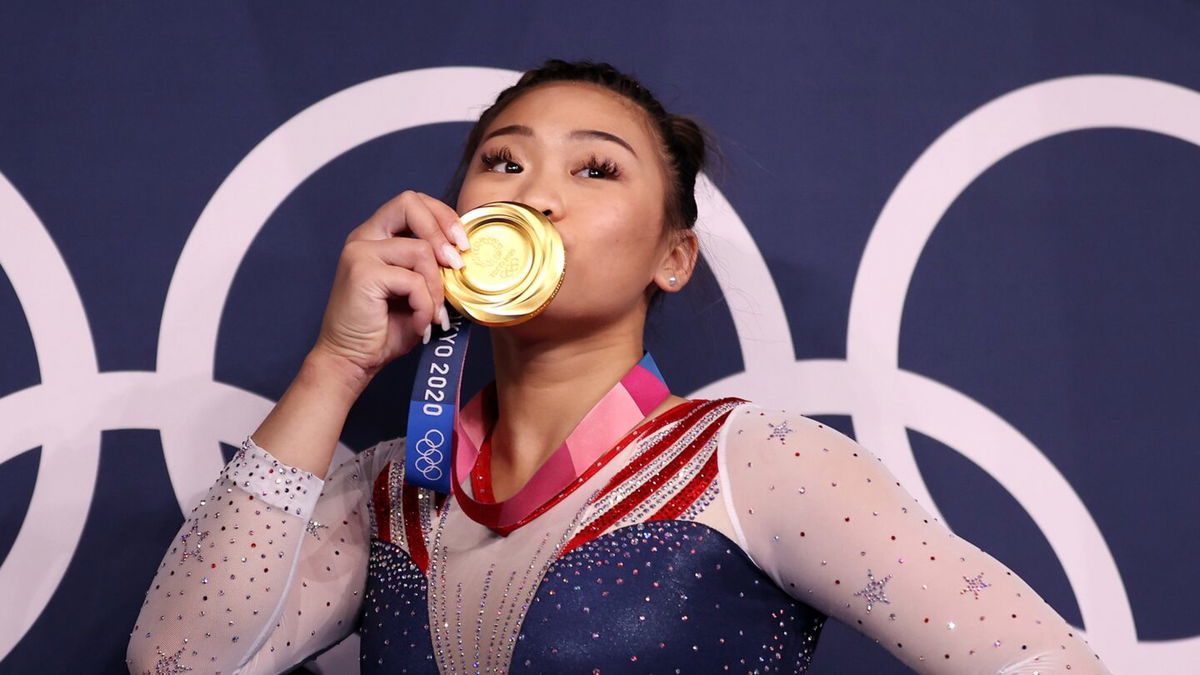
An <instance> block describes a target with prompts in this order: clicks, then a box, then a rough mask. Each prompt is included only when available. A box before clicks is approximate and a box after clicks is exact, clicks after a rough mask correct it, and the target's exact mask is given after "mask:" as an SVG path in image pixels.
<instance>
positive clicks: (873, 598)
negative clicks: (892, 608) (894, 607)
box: [854, 570, 892, 612]
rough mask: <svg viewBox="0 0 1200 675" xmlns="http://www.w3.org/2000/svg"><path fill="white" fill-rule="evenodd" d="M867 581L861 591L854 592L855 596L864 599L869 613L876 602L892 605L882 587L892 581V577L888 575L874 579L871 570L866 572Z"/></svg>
mask: <svg viewBox="0 0 1200 675" xmlns="http://www.w3.org/2000/svg"><path fill="white" fill-rule="evenodd" d="M867 579H870V581H869V582H867V585H866V586H864V587H863V589H862V590H861V591H855V592H854V594H855V595H861V596H862V597H864V598H866V600H867V611H868V612H869V611H871V606H872V605H874V604H875V603H877V602H882V603H886V604H889V605H890V604H892V601H891V600H888V599H887V593H886V591H885V590H884V586H886V585H887V582H889V581H891V580H892V575H890V574H889V575H887V576H886V577H884V578H882V579H876V578H875V575H874V574H873V573H872V572H871V570H867Z"/></svg>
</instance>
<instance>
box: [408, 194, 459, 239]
mask: <svg viewBox="0 0 1200 675" xmlns="http://www.w3.org/2000/svg"><path fill="white" fill-rule="evenodd" d="M417 195H418V196H419V197H420V198H421V201H423V202H425V206H426V207H428V208H429V210H430V212H431V213H433V216H434V218H436V219H437V222H438V225H440V226H441V228H442V233H443V234H445V235H446V238H447V239H449V240H450V241H453V242H454V243H455V245H457V246H458V250H460V251H466V250H468V249H470V248H471V242H470V241H468V240H467V231H466V229H465V228H463V223H462V220H461V219H459V217H458V212H457V211H455V210H454V209H452V208H450V205H448V204H446V203H445V202H443V201H442V200H440V199H434V198H433V197H430V196H429V195H427V194H425V193H423V192H418V193H417Z"/></svg>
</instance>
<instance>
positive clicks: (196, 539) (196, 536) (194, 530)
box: [179, 522, 208, 562]
mask: <svg viewBox="0 0 1200 675" xmlns="http://www.w3.org/2000/svg"><path fill="white" fill-rule="evenodd" d="M206 537H208V530H204V531H203V532H201V531H200V523H199V522H194V523H192V526H191V528H189V529H188V531H187V532H184V533H183V534H181V535H179V543H181V544H183V546H182V547H181V548H182V551H181V552H180V555H179V562H184V561H186V560H187V559H188V558H190V557H192V556H195V557H196V560H198V561H200V562H204V556H203V555H201V553H200V544H201V543H202V542H203V541H204V539H205V538H206Z"/></svg>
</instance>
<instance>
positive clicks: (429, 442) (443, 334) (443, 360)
mask: <svg viewBox="0 0 1200 675" xmlns="http://www.w3.org/2000/svg"><path fill="white" fill-rule="evenodd" d="M446 311H447V312H448V313H449V315H450V330H448V331H443V330H442V329H441V327H440V326H435V327H434V329H433V333H432V335H431V336H430V340H429V344H427V345H425V346H424V349H422V350H421V361H420V363H419V364H418V365H417V376H416V381H415V382H414V383H413V391H412V400H410V401H409V403H408V436H407V437H406V443H405V449H404V479H405V481H406V482H409V483H413V484H415V485H419V486H421V487H425V488H429V489H431V490H436V491H438V492H444V493H449V492H450V480H451V478H452V473H451V472H453V471H454V464H453V461H454V459H453V457H454V453H453V451H452V450H453V443H454V419H455V415H456V413H457V412H458V393H459V387H460V386H461V384H462V368H463V360H464V358H465V357H466V354H467V342H468V340H469V338H470V333H471V323H470V322H469V321H467V320H466V319H464V318H463V316H462V315H461V314H459V313H458V312H456V311H455V310H454V308H453V307H451V306H449V305H447V306H446Z"/></svg>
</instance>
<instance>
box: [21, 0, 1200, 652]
mask: <svg viewBox="0 0 1200 675" xmlns="http://www.w3.org/2000/svg"><path fill="white" fill-rule="evenodd" d="M201 5H203V6H201ZM201 5H198V4H195V3H187V4H184V3H179V4H178V5H175V6H173V3H141V4H137V3H59V2H51V1H43V2H38V3H25V2H13V3H6V4H5V6H4V8H3V9H0V348H2V350H3V352H2V353H3V358H2V359H0V560H2V561H3V564H2V566H0V598H3V611H2V612H0V659H2V660H0V671H3V672H5V673H9V672H12V673H24V672H64V673H65V672H71V673H76V672H97V673H119V672H124V664H123V658H124V651H125V645H126V641H127V639H128V635H129V632H130V630H131V629H132V624H133V621H134V618H135V617H136V615H137V612H138V608H139V606H140V605H141V602H142V599H143V594H144V591H145V590H146V587H147V585H148V583H149V580H150V579H151V577H152V576H153V573H154V571H155V568H156V567H157V565H158V563H159V561H160V559H161V556H162V554H163V552H164V551H165V550H166V548H167V546H168V545H169V542H170V539H171V537H172V535H173V534H174V533H175V531H176V529H177V528H178V527H179V525H180V524H181V523H182V520H183V515H182V514H183V513H184V512H186V511H188V510H190V509H191V506H192V505H193V503H194V501H195V500H196V499H198V496H199V494H200V492H201V490H203V489H204V488H205V486H207V485H208V484H209V483H210V482H211V481H212V480H213V479H214V478H215V477H216V473H217V471H218V470H219V468H220V466H221V464H222V463H223V462H224V460H225V458H227V457H228V456H229V453H230V452H231V451H232V450H233V448H234V447H235V446H236V445H237V444H238V443H239V442H240V440H241V439H242V438H243V437H244V436H245V435H246V434H248V433H249V432H251V431H252V430H253V429H254V428H255V427H256V426H257V424H258V422H259V421H261V419H262V417H263V416H264V415H265V414H266V413H267V412H268V411H269V410H270V408H271V406H272V404H273V402H274V401H275V400H277V398H278V397H279V396H280V395H281V393H282V392H283V391H284V389H285V388H286V386H287V384H288V383H289V382H290V380H291V378H292V376H293V375H294V373H295V371H296V368H297V366H298V364H299V362H300V360H301V358H302V356H303V355H304V354H305V352H306V351H307V349H308V348H309V347H310V346H311V344H312V341H313V339H314V338H315V336H316V330H317V326H318V325H319V320H320V317H321V313H322V311H323V309H324V305H325V301H326V298H327V293H328V291H329V287H330V282H331V280H332V278H333V270H334V263H335V261H336V259H337V256H338V253H339V250H340V245H341V243H342V241H343V239H344V237H345V236H346V233H347V232H348V231H349V230H350V229H351V228H353V227H355V226H356V225H358V224H359V223H360V222H362V220H364V219H365V218H366V217H367V216H369V215H370V214H371V213H372V211H374V209H375V208H376V207H377V206H379V205H380V204H382V203H383V202H384V201H386V200H387V199H388V198H390V197H392V196H393V195H395V194H397V193H399V192H400V191H402V190H404V189H408V188H412V189H417V190H422V191H425V192H429V193H431V194H435V195H441V194H443V192H444V190H445V188H446V186H447V184H448V182H449V179H450V174H451V171H452V168H453V166H454V164H455V161H456V159H457V156H458V154H459V152H460V149H461V145H462V142H463V139H464V137H465V134H466V131H467V129H468V125H469V121H470V120H471V119H473V118H475V117H477V116H478V114H479V113H480V111H481V110H482V108H483V107H484V106H485V105H486V104H487V103H489V102H490V101H491V100H492V99H493V98H494V96H495V94H496V92H498V91H499V90H500V89H501V88H502V87H504V86H506V85H507V84H510V83H511V82H513V81H514V80H515V79H516V77H517V74H518V73H519V72H520V71H522V70H524V69H527V68H530V67H533V66H536V65H537V64H539V63H540V62H541V61H542V60H543V59H545V58H548V57H562V58H593V59H597V60H607V61H611V62H612V63H614V64H615V65H617V66H618V67H619V68H622V69H626V70H629V71H631V72H633V73H635V74H636V75H638V76H640V77H641V78H642V79H643V80H644V82H645V83H646V85H647V86H648V87H649V88H650V89H651V90H652V91H654V92H656V93H657V94H658V95H659V97H660V98H661V99H662V100H663V102H664V104H665V105H666V107H667V108H668V109H669V110H673V111H678V112H684V113H689V114H693V115H696V116H697V117H699V118H700V119H701V120H703V121H704V122H705V123H707V124H708V126H709V127H711V128H712V130H713V131H714V132H715V133H716V135H717V136H718V138H719V139H720V143H721V148H722V150H723V152H724V154H725V157H726V169H725V170H724V171H716V170H714V171H713V172H711V178H712V181H711V182H707V181H706V182H703V183H702V185H701V201H702V207H701V210H702V214H701V219H700V225H699V227H700V230H701V231H702V233H703V238H704V239H703V240H704V246H705V251H704V260H703V270H702V273H701V274H700V275H699V277H698V278H697V279H696V280H695V283H693V284H690V285H689V287H688V288H687V289H686V291H685V292H683V293H681V294H679V295H676V296H672V297H670V298H669V299H668V302H666V303H665V304H664V305H663V307H661V308H660V310H659V311H657V312H656V315H655V316H654V319H653V322H652V325H651V326H650V328H649V331H648V340H649V346H650V348H651V349H652V351H653V352H654V355H655V358H656V359H657V360H658V363H659V364H660V365H661V367H662V370H663V372H664V374H665V376H666V377H667V379H668V380H669V382H670V383H671V385H672V387H673V389H674V390H675V391H677V392H679V393H681V394H684V395H690V396H693V397H695V396H713V395H739V396H743V397H746V398H750V399H752V400H755V401H756V402H758V403H761V404H764V405H771V406H774V407H780V408H786V409H788V410H794V411H798V412H802V413H804V414H808V415H810V416H813V417H816V418H818V419H822V420H825V421H827V422H828V423H829V424H831V425H833V426H835V427H836V428H838V429H841V430H843V431H845V432H846V433H848V434H850V435H852V436H854V437H855V438H856V439H857V440H858V441H859V442H860V443H862V444H864V445H865V446H867V447H868V448H870V449H871V450H873V451H874V452H876V453H878V454H879V455H880V456H881V457H882V458H883V459H884V461H885V463H886V464H887V465H888V466H889V468H891V469H892V470H893V471H894V472H895V473H896V474H897V476H898V477H899V478H900V480H901V481H902V482H903V484H904V485H905V487H907V488H908V489H909V490H910V491H911V492H912V493H913V494H914V495H915V496H917V497H918V499H920V500H921V502H922V503H923V504H925V505H927V506H929V507H931V508H933V509H934V510H936V511H937V512H938V513H939V514H940V515H941V517H942V518H943V519H944V521H945V522H947V524H949V525H950V526H951V527H952V528H953V529H954V530H955V531H956V532H957V533H958V534H960V535H961V536H963V537H965V538H967V539H969V540H970V541H972V542H974V543H975V544H977V545H978V546H980V547H981V548H983V549H984V550H986V551H988V552H989V553H991V554H992V555H994V556H996V557H997V558H999V559H1000V560H1001V561H1003V562H1004V563H1006V564H1007V565H1009V566H1010V567H1011V568H1012V569H1014V570H1015V571H1016V572H1017V573H1018V574H1020V575H1021V576H1022V577H1024V578H1025V579H1026V580H1028V581H1029V582H1030V583H1031V584H1032V585H1033V586H1034V587H1035V588H1036V589H1037V590H1038V591H1039V592H1040V593H1041V594H1042V595H1043V597H1044V598H1045V599H1046V600H1047V601H1048V602H1050V603H1051V604H1052V605H1053V606H1054V607H1055V608H1056V609H1057V610H1058V611H1059V612H1060V613H1062V614H1063V615H1064V616H1065V617H1066V618H1067V620H1068V621H1070V622H1071V623H1072V624H1074V625H1075V626H1077V627H1080V628H1083V629H1084V630H1085V631H1086V634H1087V636H1088V639H1089V641H1090V643H1091V646H1092V647H1093V648H1094V649H1095V650H1096V651H1097V652H1098V653H1099V654H1100V655H1101V656H1102V657H1104V658H1105V659H1106V660H1107V661H1108V663H1110V664H1111V665H1112V666H1113V667H1114V668H1115V669H1116V670H1117V671H1118V672H1131V673H1132V672H1148V671H1147V669H1153V670H1154V671H1155V672H1161V673H1184V672H1188V671H1189V669H1190V668H1192V667H1194V664H1195V663H1196V662H1197V661H1198V660H1200V638H1198V637H1197V634H1198V633H1200V612H1197V611H1196V607H1197V603H1198V602H1200V586H1198V585H1197V584H1196V583H1195V579H1196V576H1195V572H1196V567H1197V560H1198V558H1200V518H1197V515H1200V514H1198V511H1200V506H1198V504H1200V500H1198V499H1197V495H1196V487H1195V486H1196V480H1197V478H1198V477H1200V471H1197V468H1198V466H1200V458H1198V454H1197V452H1196V444H1195V439H1196V437H1197V435H1200V415H1197V414H1196V412H1195V401H1196V400H1197V398H1198V395H1200V387H1198V386H1197V375H1200V366H1198V365H1197V358H1196V352H1197V344H1198V339H1200V306H1198V305H1197V303H1196V302H1195V300H1194V298H1195V292H1196V288H1197V286H1198V284H1200V271H1198V268H1197V264H1196V256H1197V254H1198V253H1200V234H1198V233H1200V227H1198V226H1200V190H1198V189H1197V186H1198V185H1200V147H1198V146H1200V4H1197V3H1196V2H1194V1H1185V0H1162V1H1160V2H1156V3H1141V2H1133V1H1130V2H1124V3H1122V2H1114V1H1112V0H1104V1H1089V2H1082V1H1077V2H1059V3H1046V2H1039V1H1037V0H1020V1H1012V2H1002V3H1001V2H976V3H955V4H951V3H931V2H905V3H893V2H877V3H856V2H844V1H842V2H819V3H815V2H814V3H768V2H755V3H728V4H720V3H712V2H687V3H682V2H679V3H676V2H666V3H621V2H611V1H610V2H602V3H586V4H585V3H579V4H564V3H559V2H524V3H492V2H458V3H436V4H435V3H430V4H428V5H416V4H408V3H405V4H403V5H402V4H400V3H393V4H389V5H367V4H357V3H333V4H330V3H316V2H290V3H275V4H269V3H217V4H211V3H202V4H201ZM468 362H469V371H470V376H469V378H468V382H467V384H466V385H465V386H464V395H465V394H467V393H470V391H471V390H473V389H474V388H477V387H478V386H480V385H481V384H482V383H483V381H484V380H485V379H487V377H488V371H489V368H490V365H489V364H490V354H489V353H488V350H487V341H486V340H484V339H477V340H476V341H475V349H473V350H472V353H471V355H470V356H469V357H468ZM414 363H415V357H414V356H410V357H408V358H405V359H401V360H398V361H397V362H395V363H394V364H392V365H391V366H389V368H388V369H387V370H386V371H385V372H384V373H383V374H382V375H381V376H380V377H379V378H378V379H377V380H376V381H375V382H374V383H373V384H372V386H371V387H370V389H368V391H367V392H366V393H365V394H364V396H363V397H362V399H361V400H360V402H359V403H358V405H357V407H356V408H355V410H354V411H353V413H352V414H351V416H350V419H349V420H348V423H347V425H346V429H345V434H344V435H343V437H342V441H343V443H344V446H343V447H341V448H340V449H339V455H338V459H339V460H340V459H342V458H345V457H347V456H349V455H350V453H351V452H354V451H360V450H362V449H365V448H366V447H368V446H369V445H371V444H373V443H375V442H377V441H379V440H382V439H385V438H391V437H394V436H399V435H401V434H403V433H404V425H405V411H406V408H407V396H408V392H409V387H410V384H411V377H412V374H413V370H414V367H415V366H414ZM356 653H357V642H356V641H355V640H354V639H353V638H351V639H349V640H347V641H346V642H344V643H343V644H342V645H341V646H340V647H339V648H337V649H335V650H333V651H331V652H329V653H328V654H326V655H325V656H323V657H322V659H321V660H320V661H319V662H318V664H317V665H314V666H311V670H313V671H314V672H315V671H318V670H323V672H356V670H355V668H356V666H355V658H356ZM346 664H349V665H346ZM1149 664H1153V665H1149ZM903 671H904V668H903V667H902V666H901V665H900V664H899V663H898V662H896V661H894V660H892V659H891V657H890V656H889V655H888V654H887V653H886V652H885V651H883V650H882V649H881V648H879V647H878V646H877V645H875V644H873V642H872V640H870V639H868V638H865V637H863V636H860V635H859V634H858V633H856V632H854V631H853V630H851V629H849V628H847V627H844V626H841V625H834V624H833V623H831V624H830V626H829V628H828V630H827V632H826V633H825V635H824V637H823V639H822V644H821V646H820V647H819V649H818V650H817V653H816V657H815V661H814V667H813V672H817V673H886V672H903ZM1191 672H1194V671H1191Z"/></svg>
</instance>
